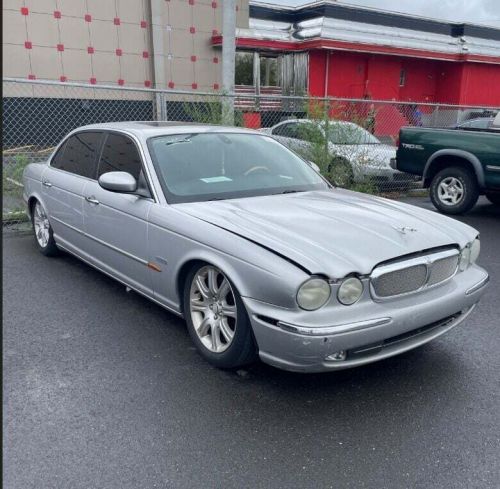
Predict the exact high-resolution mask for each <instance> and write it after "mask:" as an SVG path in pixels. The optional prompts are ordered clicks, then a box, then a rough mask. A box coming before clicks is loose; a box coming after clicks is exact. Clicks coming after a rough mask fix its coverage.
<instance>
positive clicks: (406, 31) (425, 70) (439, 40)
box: [213, 2, 500, 107]
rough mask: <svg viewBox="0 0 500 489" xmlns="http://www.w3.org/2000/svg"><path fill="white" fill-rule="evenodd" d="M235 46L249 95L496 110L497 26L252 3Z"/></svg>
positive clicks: (335, 7) (327, 5)
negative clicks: (251, 92) (299, 95)
mask: <svg viewBox="0 0 500 489" xmlns="http://www.w3.org/2000/svg"><path fill="white" fill-rule="evenodd" d="M213 41H214V44H216V45H217V44H219V43H220V41H221V39H220V38H219V37H216V38H214V39H213ZM237 49H238V51H239V53H240V54H239V57H240V58H239V60H237V74H236V83H237V84H243V85H252V86H253V87H254V89H255V90H256V92H257V93H259V92H260V93H262V91H265V90H266V89H267V90H269V88H270V87H274V90H275V91H277V90H279V91H281V92H283V93H285V94H290V93H304V92H305V91H307V93H309V94H310V95H312V96H334V97H346V98H359V99H362V98H370V99H373V100H398V101H413V102H440V103H449V104H462V105H464V104H467V105H482V106H497V107H498V106H500V29H495V28H491V27H484V26H478V25H471V24H457V23H450V22H443V21H435V20H430V19H426V18H421V17H415V16H410V15H402V14H397V13H392V12H385V11H380V10H375V9H368V8H362V7H354V6H349V5H341V4H337V3H331V2H317V3H312V4H308V5H305V6H301V7H297V8H292V7H278V6H273V5H269V4H264V3H257V2H253V3H250V19H249V28H248V29H241V28H240V29H238V31H237ZM249 56H251V57H252V58H253V59H252V61H251V62H250V59H249ZM245 57H246V58H245ZM250 64H251V69H252V70H253V74H251V75H249V70H248V69H245V66H246V67H247V68H248V66H250ZM249 76H252V77H253V78H252V79H250V78H249ZM238 78H240V81H239V80H238ZM249 81H250V83H249ZM242 82H243V83H242Z"/></svg>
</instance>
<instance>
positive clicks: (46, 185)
mask: <svg viewBox="0 0 500 489" xmlns="http://www.w3.org/2000/svg"><path fill="white" fill-rule="evenodd" d="M42 185H44V186H45V187H52V184H51V183H50V182H49V181H48V180H44V181H43V182H42Z"/></svg>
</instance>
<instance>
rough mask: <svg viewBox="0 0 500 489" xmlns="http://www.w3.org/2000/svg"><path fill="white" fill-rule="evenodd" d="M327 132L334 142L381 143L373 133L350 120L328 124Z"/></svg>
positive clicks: (329, 138) (330, 139)
mask: <svg viewBox="0 0 500 489" xmlns="http://www.w3.org/2000/svg"><path fill="white" fill-rule="evenodd" d="M327 132H328V140H329V141H330V142H331V143H332V144H380V141H379V140H378V139H377V138H376V137H375V136H374V135H373V134H371V133H369V132H368V131H367V130H366V129H363V128H362V127H361V126H358V125H356V124H352V123H350V122H344V123H338V122H332V123H331V124H329V125H328V129H327Z"/></svg>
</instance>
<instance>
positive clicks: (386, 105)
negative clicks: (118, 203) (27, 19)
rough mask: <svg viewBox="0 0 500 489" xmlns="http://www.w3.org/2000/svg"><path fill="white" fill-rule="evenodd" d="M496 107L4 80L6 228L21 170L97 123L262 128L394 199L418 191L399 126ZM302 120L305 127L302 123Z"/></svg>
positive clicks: (480, 115) (16, 210) (449, 122)
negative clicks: (393, 162) (394, 164)
mask: <svg viewBox="0 0 500 489" xmlns="http://www.w3.org/2000/svg"><path fill="white" fill-rule="evenodd" d="M498 110H499V109H498V108H487V107H462V106H452V105H442V104H441V105H438V104H428V103H423V104H415V103H401V102H391V101H376V100H351V99H333V98H329V99H323V98H311V97H285V96H279V95H273V96H255V95H252V94H251V93H249V91H245V92H244V93H236V94H235V95H232V96H229V95H223V94H217V93H199V92H182V91H175V90H170V91H161V90H152V89H131V88H125V87H117V86H97V85H84V84H73V83H59V82H51V81H42V80H20V79H19V80H18V79H4V80H3V122H2V124H3V125H2V129H3V131H2V134H3V153H2V155H3V163H2V166H3V178H2V180H3V208H2V218H3V223H4V225H5V224H7V225H10V226H19V225H20V223H22V222H23V221H26V214H25V211H24V204H23V201H22V191H23V186H22V173H23V170H24V167H25V166H26V165H27V164H29V163H33V162H44V161H46V160H47V159H48V158H49V157H50V155H51V154H52V152H53V150H54V148H55V146H56V145H57V144H58V143H59V142H60V141H61V139H62V138H63V137H64V136H65V135H66V134H67V133H68V132H70V131H71V130H73V129H75V128H77V127H80V126H83V125H86V124H94V123H100V122H113V121H132V120H134V121H151V120H169V121H179V122H199V123H212V124H222V123H226V124H230V125H236V126H242V127H248V128H253V129H257V130H261V131H263V132H265V133H268V134H270V135H272V136H273V137H276V138H277V139H278V140H279V141H280V142H282V143H283V144H285V145H287V146H289V147H290V148H291V149H293V150H295V151H297V152H299V153H301V154H302V155H303V156H304V157H305V158H307V159H308V160H311V161H313V162H315V163H316V164H317V165H318V166H319V167H320V170H321V172H322V173H323V174H324V175H325V176H326V177H327V178H329V179H330V180H333V181H335V182H336V183H338V184H340V185H342V186H345V187H348V188H352V189H354V190H359V191H365V192H371V193H381V194H383V195H389V196H399V195H401V193H405V192H408V191H411V190H412V189H415V188H418V186H419V182H417V181H415V180H414V178H412V177H410V176H409V175H406V174H401V173H400V172H395V171H394V170H391V169H390V167H389V162H390V159H391V158H393V157H394V156H395V152H396V143H397V137H398V133H399V130H400V128H401V127H403V126H409V125H410V126H411V125H413V126H429V127H458V126H460V125H462V124H466V125H467V124H474V123H475V122H472V121H475V120H476V119H482V121H481V123H483V122H484V120H485V119H487V118H489V117H493V116H494V115H495V114H496V113H497V112H498ZM305 121H309V122H310V123H309V124H307V123H305Z"/></svg>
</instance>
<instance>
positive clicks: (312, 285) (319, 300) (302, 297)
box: [297, 278, 330, 311]
mask: <svg viewBox="0 0 500 489" xmlns="http://www.w3.org/2000/svg"><path fill="white" fill-rule="evenodd" d="M329 298H330V284H329V283H328V282H327V281H326V280H323V279H322V278H311V279H309V280H307V281H306V282H304V283H303V284H302V285H301V286H300V287H299V290H298V291H297V304H298V305H299V306H300V307H301V308H302V309H305V310H306V311H314V310H316V309H319V308H320V307H321V306H324V305H325V304H326V301H327V300H328V299H329Z"/></svg>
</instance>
